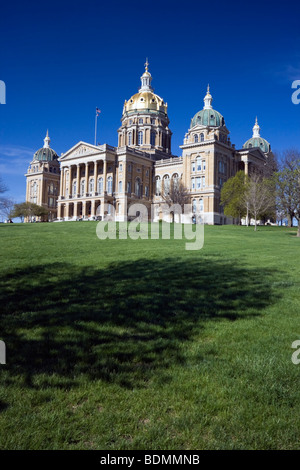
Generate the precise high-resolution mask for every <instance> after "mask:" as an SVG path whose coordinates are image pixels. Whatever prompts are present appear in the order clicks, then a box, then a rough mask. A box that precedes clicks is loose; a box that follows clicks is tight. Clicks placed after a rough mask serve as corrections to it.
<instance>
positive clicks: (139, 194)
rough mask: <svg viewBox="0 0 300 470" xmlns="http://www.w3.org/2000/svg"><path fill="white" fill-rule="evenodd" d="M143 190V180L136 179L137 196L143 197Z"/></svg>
mask: <svg viewBox="0 0 300 470" xmlns="http://www.w3.org/2000/svg"><path fill="white" fill-rule="evenodd" d="M142 190H143V187H142V183H141V180H140V178H136V180H135V195H136V196H137V197H142Z"/></svg>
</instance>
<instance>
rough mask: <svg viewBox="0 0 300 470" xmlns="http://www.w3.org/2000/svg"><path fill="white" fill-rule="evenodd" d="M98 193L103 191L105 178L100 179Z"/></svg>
mask: <svg viewBox="0 0 300 470" xmlns="http://www.w3.org/2000/svg"><path fill="white" fill-rule="evenodd" d="M98 193H99V194H102V193H103V178H99V179H98Z"/></svg>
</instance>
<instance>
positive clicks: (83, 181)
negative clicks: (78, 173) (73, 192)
mask: <svg viewBox="0 0 300 470" xmlns="http://www.w3.org/2000/svg"><path fill="white" fill-rule="evenodd" d="M84 185H85V180H81V188H80V194H81V196H83V195H84Z"/></svg>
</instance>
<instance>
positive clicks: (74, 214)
mask: <svg viewBox="0 0 300 470" xmlns="http://www.w3.org/2000/svg"><path fill="white" fill-rule="evenodd" d="M77 204H78V202H77V201H74V210H73V217H74V219H76V218H77Z"/></svg>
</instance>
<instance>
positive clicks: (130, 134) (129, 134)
mask: <svg viewBox="0 0 300 470" xmlns="http://www.w3.org/2000/svg"><path fill="white" fill-rule="evenodd" d="M128 145H132V132H128Z"/></svg>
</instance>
